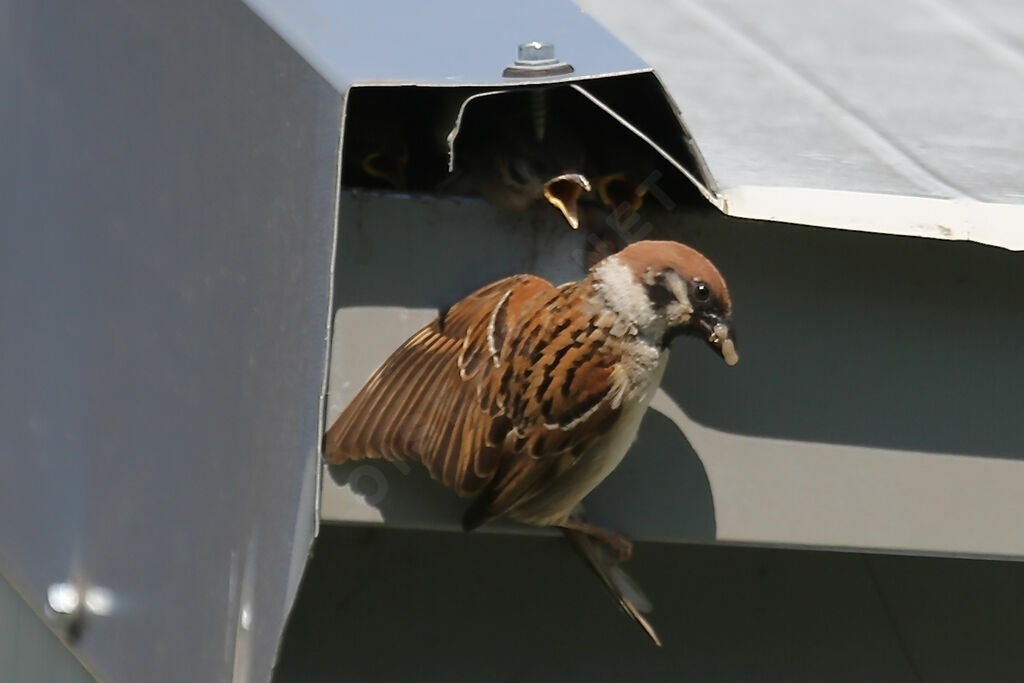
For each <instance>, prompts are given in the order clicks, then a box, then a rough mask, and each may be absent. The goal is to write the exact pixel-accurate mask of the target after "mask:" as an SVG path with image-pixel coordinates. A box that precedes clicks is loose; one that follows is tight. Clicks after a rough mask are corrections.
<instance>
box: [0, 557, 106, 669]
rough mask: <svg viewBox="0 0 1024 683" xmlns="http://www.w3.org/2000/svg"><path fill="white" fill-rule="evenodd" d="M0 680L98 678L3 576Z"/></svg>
mask: <svg viewBox="0 0 1024 683" xmlns="http://www.w3.org/2000/svg"><path fill="white" fill-rule="evenodd" d="M0 681H4V683H94V679H93V677H92V676H90V675H89V673H88V672H87V671H86V670H85V669H84V668H82V665H81V664H80V663H79V662H78V661H77V660H76V659H75V658H74V656H73V655H72V654H71V653H70V652H68V651H67V649H66V648H65V647H64V645H63V644H62V643H61V642H60V641H59V640H58V639H57V638H56V637H55V636H54V635H53V633H51V632H50V630H49V629H47V628H46V626H45V625H44V624H43V622H42V621H41V620H40V619H39V617H38V616H36V614H35V613H34V612H33V611H32V610H31V609H29V606H28V605H26V604H25V601H24V600H22V599H21V596H20V595H18V594H17V593H16V592H15V591H14V589H13V588H12V587H11V585H10V584H9V583H7V582H6V581H4V579H3V577H0Z"/></svg>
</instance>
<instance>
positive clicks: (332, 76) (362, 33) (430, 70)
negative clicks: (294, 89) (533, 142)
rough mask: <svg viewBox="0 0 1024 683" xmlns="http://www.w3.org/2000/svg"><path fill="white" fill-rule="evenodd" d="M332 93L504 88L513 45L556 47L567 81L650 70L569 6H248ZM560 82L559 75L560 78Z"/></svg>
mask: <svg viewBox="0 0 1024 683" xmlns="http://www.w3.org/2000/svg"><path fill="white" fill-rule="evenodd" d="M245 2H246V3H247V4H248V5H249V6H250V7H252V8H253V9H254V10H255V11H256V12H258V13H259V14H260V16H262V17H263V18H264V19H265V20H266V21H267V23H268V24H270V25H271V26H273V27H274V29H275V30H276V31H278V32H279V33H280V34H281V35H282V36H283V37H284V38H285V39H286V40H287V41H288V42H289V43H290V44H291V45H292V46H293V47H294V48H295V49H296V51H298V52H299V54H301V55H302V56H303V57H305V58H306V59H307V60H309V62H310V63H311V64H312V65H313V66H315V67H316V69H317V70H318V71H319V73H321V74H322V75H323V76H324V77H325V78H326V79H327V80H328V81H330V82H331V83H332V84H333V85H334V86H335V87H337V88H338V89H339V90H343V89H345V88H346V87H348V86H349V85H351V84H353V83H356V84H363V85H366V84H370V83H392V84H401V83H409V84H417V85H488V84H508V83H509V82H510V80H508V79H503V78H502V76H501V73H502V70H503V69H504V68H505V67H506V66H508V65H509V64H511V63H512V62H513V61H514V60H515V58H516V48H517V46H518V45H519V44H520V43H525V42H529V41H533V40H539V41H547V42H552V43H554V44H555V47H556V49H557V53H556V54H557V56H558V57H559V58H561V59H562V60H564V61H566V62H569V63H571V64H572V66H573V67H574V68H575V71H574V72H573V73H572V75H571V77H572V78H580V77H584V78H585V77H591V76H598V75H604V74H609V73H621V72H629V71H637V70H644V69H647V65H646V64H645V63H644V62H643V61H642V60H641V59H639V58H638V57H637V56H636V55H635V54H634V53H633V52H632V51H630V50H629V49H627V48H626V47H625V46H623V45H622V43H620V42H619V41H618V40H616V39H615V38H614V37H612V35H611V34H609V33H608V32H607V31H606V30H605V29H603V28H602V27H601V26H600V25H599V24H597V22H595V21H594V20H593V19H591V18H590V17H588V16H586V15H585V14H583V13H582V12H581V11H580V10H579V8H577V7H576V6H575V5H573V4H572V3H571V2H568V1H567V0H558V1H557V2H552V1H551V0H522V1H520V2H514V3H511V2H506V3H495V2H479V1H478V0H435V1H433V2H424V3H413V2H388V3H381V2H375V1H374V0H346V1H345V2H335V1H333V0H245ZM561 80H564V77H563V79H561Z"/></svg>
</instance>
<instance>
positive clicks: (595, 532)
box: [558, 516, 633, 564]
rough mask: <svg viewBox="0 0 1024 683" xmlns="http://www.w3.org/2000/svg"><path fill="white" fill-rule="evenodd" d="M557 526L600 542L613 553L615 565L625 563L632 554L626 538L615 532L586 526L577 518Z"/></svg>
mask: <svg viewBox="0 0 1024 683" xmlns="http://www.w3.org/2000/svg"><path fill="white" fill-rule="evenodd" d="M558 526H560V527H562V528H563V529H573V530H575V531H579V532H581V533H584V534H586V535H587V536H590V537H591V538H593V539H595V540H598V541H601V542H602V543H604V544H605V545H607V546H608V547H609V548H611V549H612V550H613V551H614V552H615V563H616V564H620V563H622V562H625V561H626V560H628V559H629V558H630V556H631V555H632V554H633V544H632V542H630V540H629V539H628V538H626V537H625V536H623V535H622V534H620V533H619V532H617V531H612V530H611V529H605V528H604V527H599V526H594V525H593V524H588V523H587V522H585V521H583V520H582V519H580V518H579V517H576V516H572V517H570V518H569V519H567V520H565V521H564V522H562V523H561V524H559V525H558Z"/></svg>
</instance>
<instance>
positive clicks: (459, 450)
mask: <svg viewBox="0 0 1024 683" xmlns="http://www.w3.org/2000/svg"><path fill="white" fill-rule="evenodd" d="M578 284H579V283H577V284H576V285H567V286H563V287H560V288H556V287H554V286H553V285H551V284H550V283H549V282H547V281H545V280H543V279H541V278H538V277H534V276H531V275H517V276H513V277H510V278H505V279H504V280H499V281H498V282H495V283H493V284H490V285H488V286H486V287H483V288H482V289H480V290H477V291H476V292H474V293H472V294H470V295H469V296H467V297H466V298H465V299H463V300H462V301H460V302H459V303H457V304H455V305H454V306H452V308H451V309H450V310H448V311H447V312H445V313H444V314H442V315H441V316H439V317H438V318H437V319H436V320H434V321H432V322H431V323H430V324H428V325H426V326H425V327H423V328H422V329H421V330H419V331H418V332H417V333H416V334H414V335H413V336H412V337H410V338H409V340H408V341H406V342H405V343H404V344H403V345H402V346H401V347H399V348H398V349H397V350H396V351H395V352H394V353H393V354H392V355H391V357H390V358H389V359H388V360H387V361H385V362H384V364H383V365H381V367H380V368H378V369H377V371H376V372H375V373H374V374H373V375H372V376H371V378H370V380H369V381H368V382H367V384H366V386H364V387H363V388H362V389H361V390H360V392H359V393H358V394H357V395H356V397H355V398H354V399H353V400H352V402H351V403H350V404H349V405H348V406H347V407H346V408H345V409H344V410H343V411H342V413H341V415H340V416H339V417H338V419H337V421H336V422H335V423H334V425H333V426H332V427H331V428H330V429H329V430H328V432H327V434H325V436H324V457H325V459H326V460H327V461H328V462H329V463H332V464H338V463H342V462H345V461H347V460H350V459H357V458H365V457H370V458H386V459H391V460H394V459H403V460H414V461H418V462H420V463H422V464H423V465H425V466H426V467H427V469H428V470H429V471H430V473H431V475H432V476H433V477H434V478H435V479H438V480H439V481H441V482H442V483H443V484H445V485H446V486H448V487H449V488H451V489H453V490H455V491H456V492H457V493H459V494H460V495H472V494H476V493H480V492H481V491H482V492H483V495H482V496H481V497H480V499H478V501H477V503H475V504H474V506H473V507H472V508H471V510H470V512H469V513H467V518H466V520H464V524H465V525H466V526H467V527H472V526H476V525H478V524H480V523H483V522H485V521H487V520H488V519H492V518H493V517H497V516H499V515H501V514H503V513H504V512H508V511H511V510H513V509H514V508H515V507H516V506H517V505H519V504H520V503H521V502H523V501H526V500H528V499H529V498H530V497H532V496H533V495H534V494H535V493H536V492H538V491H540V490H542V489H543V487H544V486H545V483H546V482H548V481H550V479H551V478H552V477H555V476H557V475H558V474H559V473H560V472H561V471H564V470H565V468H567V467H571V466H572V464H573V462H574V460H575V458H576V457H577V456H578V455H579V453H580V452H582V451H583V450H585V447H586V446H588V445H589V444H591V443H592V442H593V441H594V440H595V439H597V438H599V437H600V436H601V435H603V434H604V433H605V432H606V431H607V429H608V427H609V426H610V424H611V422H612V421H614V418H615V417H616V416H617V414H618V406H617V405H612V401H611V400H610V397H611V396H613V395H614V394H615V393H616V391H617V388H616V382H615V374H614V369H615V362H616V359H613V358H610V357H609V356H608V355H607V353H606V352H605V351H604V350H603V349H602V347H601V346H600V345H599V344H598V343H597V342H596V341H595V340H597V339H599V338H600V337H601V335H595V334H594V329H593V326H594V324H595V323H594V321H593V316H592V315H589V312H587V311H583V310H579V306H581V305H582V304H581V303H580V302H581V299H582V297H580V296H579V295H578V294H579V293H578V292H576V291H574V290H573V287H576V286H578ZM566 340H568V342H567V341H566Z"/></svg>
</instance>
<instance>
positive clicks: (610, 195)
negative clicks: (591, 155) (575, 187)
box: [597, 173, 647, 221]
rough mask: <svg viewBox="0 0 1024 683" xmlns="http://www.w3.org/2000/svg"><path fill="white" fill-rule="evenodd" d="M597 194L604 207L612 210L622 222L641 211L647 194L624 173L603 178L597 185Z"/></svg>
mask: <svg viewBox="0 0 1024 683" xmlns="http://www.w3.org/2000/svg"><path fill="white" fill-rule="evenodd" d="M597 192H598V194H600V195H601V201H602V202H603V203H604V205H605V206H607V207H608V208H609V209H611V210H612V211H613V212H614V213H615V217H616V218H618V219H619V220H620V221H621V220H622V219H624V218H625V217H626V216H628V215H630V214H631V213H633V212H635V211H639V210H640V207H641V206H643V204H644V195H645V194H646V193H647V191H646V190H645V189H644V188H642V187H637V186H636V185H634V184H633V183H631V182H630V181H629V179H628V178H626V175H625V174H624V173H616V174H614V175H606V176H605V177H603V178H601V180H599V181H598V183H597Z"/></svg>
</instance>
